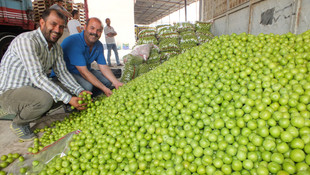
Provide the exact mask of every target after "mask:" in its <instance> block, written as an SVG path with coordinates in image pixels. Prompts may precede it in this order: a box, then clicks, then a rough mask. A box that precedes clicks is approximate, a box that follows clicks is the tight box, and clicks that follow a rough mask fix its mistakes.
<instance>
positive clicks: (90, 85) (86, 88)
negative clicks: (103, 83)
mask: <svg viewBox="0 0 310 175" xmlns="http://www.w3.org/2000/svg"><path fill="white" fill-rule="evenodd" d="M82 87H83V88H84V89H85V90H87V91H91V92H92V91H93V89H94V86H93V85H92V84H90V83H84V84H83V85H82Z"/></svg>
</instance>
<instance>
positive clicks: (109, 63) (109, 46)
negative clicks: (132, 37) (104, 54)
mask: <svg viewBox="0 0 310 175" xmlns="http://www.w3.org/2000/svg"><path fill="white" fill-rule="evenodd" d="M107 47H108V65H109V66H111V59H110V58H111V49H113V51H114V55H115V58H116V63H117V65H119V64H120V62H119V57H118V52H117V48H116V44H107Z"/></svg>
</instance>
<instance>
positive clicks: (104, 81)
mask: <svg viewBox="0 0 310 175" xmlns="http://www.w3.org/2000/svg"><path fill="white" fill-rule="evenodd" d="M89 71H90V72H91V73H92V74H93V75H94V76H95V77H96V78H97V79H98V80H99V81H100V82H101V83H102V84H104V85H105V86H106V87H107V88H109V89H111V87H112V83H111V82H110V81H109V80H108V79H107V78H106V77H105V76H104V75H103V74H102V73H101V72H100V71H98V70H95V69H90V70H89ZM72 75H73V77H74V78H75V80H76V81H77V82H78V83H79V84H80V85H81V86H82V87H83V88H84V89H85V90H88V91H91V92H92V93H93V96H94V97H95V96H97V95H100V94H101V93H103V91H102V90H101V89H98V88H97V87H95V86H94V85H92V84H91V83H90V82H89V81H87V80H85V79H84V78H83V77H82V76H81V75H78V74H72Z"/></svg>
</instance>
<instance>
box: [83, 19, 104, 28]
mask: <svg viewBox="0 0 310 175" xmlns="http://www.w3.org/2000/svg"><path fill="white" fill-rule="evenodd" d="M91 19H94V20H97V21H99V22H100V23H101V26H102V27H103V25H102V22H101V20H100V19H99V18H96V17H92V18H88V19H87V20H86V22H85V25H86V27H87V26H88V24H89V21H90V20H91Z"/></svg>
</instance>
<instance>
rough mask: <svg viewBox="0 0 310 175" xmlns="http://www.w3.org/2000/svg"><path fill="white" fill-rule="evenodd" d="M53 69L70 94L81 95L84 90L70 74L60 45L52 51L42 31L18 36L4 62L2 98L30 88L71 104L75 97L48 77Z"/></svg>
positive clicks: (0, 68)
mask: <svg viewBox="0 0 310 175" xmlns="http://www.w3.org/2000/svg"><path fill="white" fill-rule="evenodd" d="M51 68H53V69H54V71H55V73H56V76H57V77H58V79H59V81H60V82H61V83H62V84H63V85H64V86H65V87H66V88H68V90H69V91H70V92H71V93H73V94H75V95H78V94H79V93H80V92H81V91H82V90H83V88H82V87H81V86H80V85H79V84H78V83H77V82H76V80H75V79H74V78H73V76H72V75H71V74H70V73H69V72H68V70H67V68H66V64H65V62H64V59H63V51H62V48H61V47H60V45H59V44H57V43H56V44H53V47H52V48H51V50H49V49H48V43H47V41H46V39H45V38H44V36H43V34H42V32H41V30H40V28H38V29H37V30H34V31H31V32H25V33H22V34H20V35H18V36H17V37H16V38H15V39H14V40H13V41H12V43H11V44H10V46H9V48H8V50H7V51H6V53H5V54H4V56H3V58H2V60H1V65H0V94H2V93H4V92H5V91H7V90H11V89H16V88H20V87H23V86H31V87H35V88H39V89H41V90H44V91H46V92H48V93H49V94H50V95H51V96H52V97H53V99H54V100H55V102H57V101H63V102H64V103H65V104H68V103H69V101H70V99H71V98H72V96H71V95H70V94H68V93H67V92H65V91H64V90H63V89H62V88H60V87H59V86H58V85H56V84H55V83H54V82H52V81H51V80H50V79H48V77H47V73H48V72H49V71H50V70H51Z"/></svg>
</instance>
